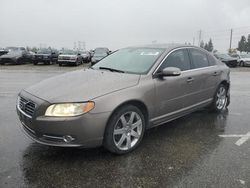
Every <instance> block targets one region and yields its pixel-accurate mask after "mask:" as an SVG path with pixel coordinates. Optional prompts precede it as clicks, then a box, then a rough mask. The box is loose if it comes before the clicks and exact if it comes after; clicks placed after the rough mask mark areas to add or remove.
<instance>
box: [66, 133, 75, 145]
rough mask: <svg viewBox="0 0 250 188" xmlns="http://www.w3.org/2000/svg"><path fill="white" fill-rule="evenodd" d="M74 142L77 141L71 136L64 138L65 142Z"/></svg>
mask: <svg viewBox="0 0 250 188" xmlns="http://www.w3.org/2000/svg"><path fill="white" fill-rule="evenodd" d="M73 140H75V138H73V137H72V136H70V135H66V136H63V141H64V142H66V143H69V142H72V141H73Z"/></svg>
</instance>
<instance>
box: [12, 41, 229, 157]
mask: <svg viewBox="0 0 250 188" xmlns="http://www.w3.org/2000/svg"><path fill="white" fill-rule="evenodd" d="M229 74H230V71H229V68H228V67H227V66H226V65H225V64H223V63H221V62H220V61H218V60H216V58H215V57H214V56H213V55H211V54H210V53H208V52H207V51H205V50H203V49H201V48H198V47H195V46H185V45H150V46H140V47H129V48H124V49H121V50H118V51H116V52H114V53H112V54H111V55H109V56H107V57H106V58H104V59H102V60H101V61H100V62H98V63H97V64H95V65H94V66H92V67H90V68H89V69H83V70H78V71H74V72H70V73H66V74H63V75H59V76H56V77H53V78H50V79H47V80H45V81H42V82H40V83H38V84H36V85H33V86H31V87H29V88H27V89H24V90H22V91H21V92H20V93H19V95H18V99H17V113H18V116H19V118H20V121H21V127H22V129H23V130H24V132H25V133H26V134H27V135H28V136H29V137H30V138H31V139H33V140H35V141H36V142H38V143H41V144H46V145H51V146H62V147H96V146H101V145H104V147H105V148H107V149H108V150H109V151H111V152H113V153H117V154H124V153H128V152H130V151H132V150H134V149H135V148H136V147H137V146H138V145H139V144H140V142H141V140H142V138H143V134H144V132H145V130H146V129H148V128H151V127H154V126H158V125H160V124H163V123H166V122H169V121H171V120H174V119H176V118H178V117H181V116H184V115H186V114H188V113H191V112H193V111H195V110H197V109H200V108H204V107H209V108H210V109H211V110H214V111H216V112H221V111H222V110H223V109H225V108H226V107H227V106H228V105H229V101H230V94H229V88H230V78H229Z"/></svg>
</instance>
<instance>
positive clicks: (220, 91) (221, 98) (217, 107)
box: [210, 84, 229, 113]
mask: <svg viewBox="0 0 250 188" xmlns="http://www.w3.org/2000/svg"><path fill="white" fill-rule="evenodd" d="M227 92H228V87H227V86H226V85H225V84H220V85H219V87H218V88H217V90H216V92H215V95H214V99H213V102H212V104H211V106H210V109H211V110H212V111H213V112H218V113H220V112H222V111H223V110H224V109H225V108H226V107H227V106H228V105H229V98H228V95H227Z"/></svg>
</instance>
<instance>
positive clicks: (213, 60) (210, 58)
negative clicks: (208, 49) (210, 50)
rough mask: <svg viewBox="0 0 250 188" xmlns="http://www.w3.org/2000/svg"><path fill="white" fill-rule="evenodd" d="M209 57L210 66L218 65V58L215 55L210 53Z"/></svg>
mask: <svg viewBox="0 0 250 188" xmlns="http://www.w3.org/2000/svg"><path fill="white" fill-rule="evenodd" d="M207 57H208V61H209V65H210V66H213V65H216V60H215V58H214V57H213V56H211V55H208V56H207Z"/></svg>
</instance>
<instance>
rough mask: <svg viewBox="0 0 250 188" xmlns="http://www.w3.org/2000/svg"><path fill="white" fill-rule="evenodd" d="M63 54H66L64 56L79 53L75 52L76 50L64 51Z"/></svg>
mask: <svg viewBox="0 0 250 188" xmlns="http://www.w3.org/2000/svg"><path fill="white" fill-rule="evenodd" d="M61 54H64V55H76V54H77V52H76V51H74V50H64V51H62V52H61Z"/></svg>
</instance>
